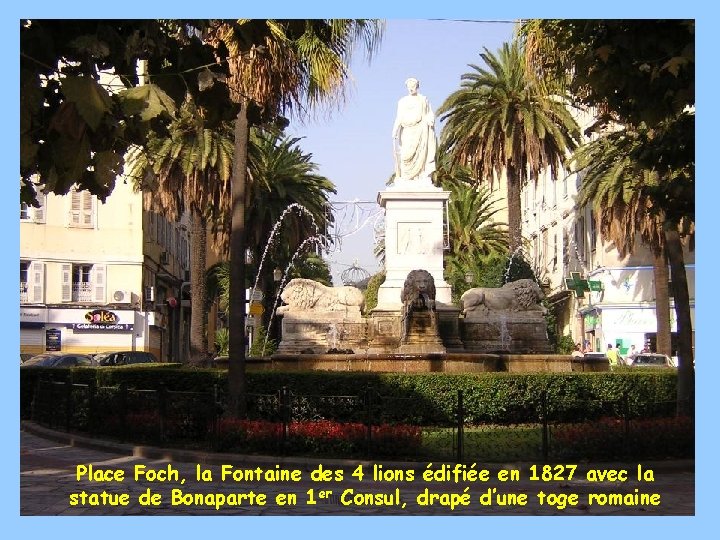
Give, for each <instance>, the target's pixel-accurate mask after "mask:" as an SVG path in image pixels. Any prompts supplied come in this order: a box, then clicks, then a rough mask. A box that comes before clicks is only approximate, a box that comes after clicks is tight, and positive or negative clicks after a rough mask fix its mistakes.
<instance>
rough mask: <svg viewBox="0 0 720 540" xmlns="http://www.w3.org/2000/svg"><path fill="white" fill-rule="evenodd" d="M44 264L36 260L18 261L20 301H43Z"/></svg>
mask: <svg viewBox="0 0 720 540" xmlns="http://www.w3.org/2000/svg"><path fill="white" fill-rule="evenodd" d="M44 292H45V265H44V263H41V262H37V261H33V262H30V261H20V303H21V304H41V303H43V302H44V300H45V297H44Z"/></svg>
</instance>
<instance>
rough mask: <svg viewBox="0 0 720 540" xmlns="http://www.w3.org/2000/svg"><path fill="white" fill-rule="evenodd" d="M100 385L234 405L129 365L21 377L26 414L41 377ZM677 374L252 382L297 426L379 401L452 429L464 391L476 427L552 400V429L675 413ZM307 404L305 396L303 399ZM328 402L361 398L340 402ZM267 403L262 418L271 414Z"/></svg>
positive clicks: (212, 380)
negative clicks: (282, 402)
mask: <svg viewBox="0 0 720 540" xmlns="http://www.w3.org/2000/svg"><path fill="white" fill-rule="evenodd" d="M40 377H43V378H44V379H51V380H67V379H68V378H70V380H71V381H72V382H74V383H77V384H90V383H91V381H92V382H94V383H95V384H96V385H97V386H98V387H103V386H105V387H108V386H109V387H115V386H119V385H120V384H121V383H125V385H126V386H127V387H128V388H137V389H157V388H159V387H160V385H161V384H164V385H165V387H166V388H167V389H168V390H175V391H194V392H208V391H211V390H212V389H213V386H214V385H217V388H218V391H219V395H218V397H219V400H220V402H221V403H223V402H224V401H225V392H226V389H227V372H226V371H224V370H216V369H187V368H181V367H179V366H178V365H171V364H168V365H163V366H158V365H154V366H150V365H145V366H125V367H118V368H73V369H40V368H34V369H21V377H20V379H21V414H22V415H23V417H24V418H27V417H28V415H29V410H30V405H31V401H32V397H33V392H34V386H35V382H36V381H37V380H38V378H40ZM676 383H677V374H676V373H675V371H671V370H667V371H665V370H663V371H662V372H660V371H640V370H638V371H631V370H626V371H623V372H614V373H613V372H609V373H541V374H511V373H483V374H462V375H456V374H445V373H426V374H399V373H365V372H357V373H355V372H327V371H313V372H252V373H248V374H247V388H248V392H249V393H250V394H252V395H251V396H250V400H251V402H252V400H254V399H259V398H257V397H256V396H255V395H256V394H269V395H277V393H278V391H279V390H280V389H281V388H282V387H287V388H288V390H289V391H290V392H291V394H292V395H293V396H296V399H294V400H292V401H291V403H292V404H293V409H292V414H293V416H292V417H293V419H295V420H308V419H318V418H325V419H340V420H352V421H356V420H360V419H363V418H365V416H364V415H365V414H366V411H367V401H366V396H369V397H370V403H371V404H372V405H371V411H372V417H373V420H374V421H378V420H380V421H384V422H402V423H408V424H414V425H452V424H453V423H454V422H455V421H456V411H457V409H456V407H457V395H458V390H462V391H463V398H464V409H465V420H466V423H470V424H473V423H484V422H492V423H504V424H507V423H522V422H534V421H537V420H538V419H539V418H540V417H541V413H542V411H543V408H542V406H543V401H542V399H541V397H542V396H543V395H545V396H546V401H545V403H546V407H547V408H546V410H547V414H548V418H549V420H550V421H564V422H565V421H581V420H586V419H590V418H599V417H602V416H619V415H622V414H628V415H630V416H632V417H639V418H642V417H652V416H662V415H667V414H671V412H672V411H673V408H674V401H675V397H676ZM297 396H303V398H302V399H301V398H299V397H297ZM321 396H357V397H356V398H354V399H348V400H346V402H345V404H344V405H343V406H340V405H339V404H338V400H333V399H324V398H321ZM268 407H275V405H273V404H270V405H265V406H264V408H263V407H260V409H259V410H263V411H267V410H269V409H268Z"/></svg>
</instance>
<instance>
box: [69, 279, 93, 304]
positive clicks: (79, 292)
mask: <svg viewBox="0 0 720 540" xmlns="http://www.w3.org/2000/svg"><path fill="white" fill-rule="evenodd" d="M92 299H93V297H92V283H87V282H82V283H78V282H75V283H73V284H72V301H73V302H92Z"/></svg>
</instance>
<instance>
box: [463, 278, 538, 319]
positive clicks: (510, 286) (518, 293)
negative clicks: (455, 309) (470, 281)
mask: <svg viewBox="0 0 720 540" xmlns="http://www.w3.org/2000/svg"><path fill="white" fill-rule="evenodd" d="M542 299H543V294H542V291H541V290H540V286H539V285H538V284H537V283H536V282H535V281H534V280H532V279H518V280H517V281H511V282H510V283H506V284H505V285H503V286H502V287H499V288H484V287H477V288H473V289H469V290H467V291H465V292H464V293H463V295H462V296H461V297H460V302H461V304H462V312H463V313H464V314H467V313H468V312H478V313H482V314H487V313H490V312H498V311H500V312H508V311H512V312H519V311H529V312H539V313H542V314H544V313H545V312H546V311H547V310H546V309H545V307H543V306H542V305H541V304H540V301H541V300H542Z"/></svg>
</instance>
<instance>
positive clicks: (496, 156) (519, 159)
mask: <svg viewBox="0 0 720 540" xmlns="http://www.w3.org/2000/svg"><path fill="white" fill-rule="evenodd" d="M480 56H481V58H482V59H483V60H484V61H485V63H486V65H487V68H481V67H479V66H477V65H470V67H471V68H472V69H473V71H472V72H470V73H465V74H463V75H462V82H461V88H460V89H459V90H457V91H455V92H454V93H453V94H451V95H450V96H449V97H448V98H447V99H446V100H445V102H444V103H443V104H442V105H441V106H440V108H439V109H438V114H439V115H440V116H441V119H442V120H445V121H446V123H445V126H444V127H443V130H442V133H441V138H440V142H441V146H440V153H444V152H449V154H450V156H451V159H452V162H453V163H459V164H463V165H465V164H467V165H469V166H470V167H471V169H472V170H473V172H474V173H475V175H476V177H477V178H479V179H482V180H483V181H484V182H487V183H489V184H492V183H493V182H495V181H497V179H499V178H501V177H502V176H503V175H505V177H506V178H507V190H508V196H507V197H508V221H509V223H508V225H509V230H510V249H511V251H514V250H516V249H517V248H518V247H519V246H520V245H521V243H522V232H521V231H522V227H521V200H520V193H521V190H522V187H523V185H524V184H525V183H526V182H527V181H528V180H529V179H533V180H536V179H537V177H538V176H539V174H540V173H541V172H542V171H543V170H545V169H549V170H550V172H551V174H552V175H553V177H554V176H556V173H557V171H558V169H559V168H560V166H561V164H562V161H563V159H564V158H565V157H566V155H567V154H568V152H569V151H571V150H573V149H574V148H575V147H576V146H577V144H578V142H579V140H580V132H579V128H578V126H577V123H576V122H575V120H574V119H573V117H572V115H571V114H570V112H569V110H568V108H567V101H566V100H564V99H562V98H559V97H557V96H556V95H551V94H548V93H545V91H544V87H543V86H542V85H537V84H534V79H533V78H532V77H529V76H527V74H526V70H525V63H524V57H523V51H522V48H521V46H520V44H519V43H518V42H513V43H511V44H508V43H505V44H504V45H503V46H502V48H501V49H500V50H499V51H498V53H497V54H493V53H491V52H490V51H488V50H487V49H485V52H484V53H481V54H480Z"/></svg>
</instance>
